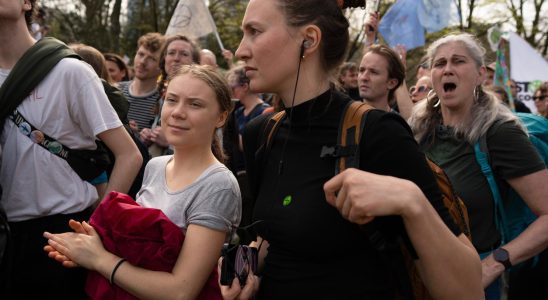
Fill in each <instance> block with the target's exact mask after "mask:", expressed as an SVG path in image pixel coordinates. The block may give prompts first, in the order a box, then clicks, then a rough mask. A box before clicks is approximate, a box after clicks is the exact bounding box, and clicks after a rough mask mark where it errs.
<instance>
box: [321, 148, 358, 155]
mask: <svg viewBox="0 0 548 300" xmlns="http://www.w3.org/2000/svg"><path fill="white" fill-rule="evenodd" d="M356 151H358V146H357V145H350V146H341V145H335V146H322V151H321V153H320V157H322V158H323V157H346V156H354V155H355V154H356Z"/></svg>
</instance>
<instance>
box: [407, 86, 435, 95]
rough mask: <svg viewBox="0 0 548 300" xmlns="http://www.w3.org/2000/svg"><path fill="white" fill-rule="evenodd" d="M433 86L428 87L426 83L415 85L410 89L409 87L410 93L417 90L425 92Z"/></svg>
mask: <svg viewBox="0 0 548 300" xmlns="http://www.w3.org/2000/svg"><path fill="white" fill-rule="evenodd" d="M430 90H431V88H429V87H427V86H426V85H421V86H419V87H418V88H417V87H415V86H412V87H411V88H410V89H409V94H413V93H414V92H417V93H424V92H427V91H430Z"/></svg>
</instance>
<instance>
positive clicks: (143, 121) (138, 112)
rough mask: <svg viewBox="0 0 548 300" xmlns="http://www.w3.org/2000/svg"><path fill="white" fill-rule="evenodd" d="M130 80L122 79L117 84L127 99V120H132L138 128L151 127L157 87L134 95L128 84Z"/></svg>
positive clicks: (154, 115) (158, 96) (158, 97)
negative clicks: (149, 91)
mask: <svg viewBox="0 0 548 300" xmlns="http://www.w3.org/2000/svg"><path fill="white" fill-rule="evenodd" d="M131 83H132V81H124V82H120V83H119V84H118V87H119V88H120V90H122V93H124V96H126V99H127V100H128V101H129V111H128V113H127V116H128V120H130V121H131V120H134V121H135V122H137V125H138V126H139V130H141V129H143V128H151V126H152V122H153V121H154V117H156V114H155V113H154V112H155V110H156V109H157V108H156V104H157V103H158V100H159V99H160V93H159V92H158V89H154V91H153V92H151V93H149V94H147V95H144V96H134V95H132V94H131V91H130V86H131Z"/></svg>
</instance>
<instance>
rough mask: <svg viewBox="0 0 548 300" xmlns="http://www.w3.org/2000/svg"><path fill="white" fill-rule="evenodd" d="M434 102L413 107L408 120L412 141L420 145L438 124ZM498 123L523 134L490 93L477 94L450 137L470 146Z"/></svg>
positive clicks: (433, 132) (434, 97)
mask: <svg viewBox="0 0 548 300" xmlns="http://www.w3.org/2000/svg"><path fill="white" fill-rule="evenodd" d="M478 89H481V87H478ZM437 101H438V97H437V95H436V94H435V93H433V95H431V96H430V97H428V98H427V99H426V100H424V101H420V102H419V103H417V104H416V105H415V106H414V107H413V113H412V115H411V117H410V118H409V120H408V122H409V125H410V126H411V129H412V130H413V134H414V135H415V139H416V140H417V142H419V143H421V144H423V143H425V142H428V140H429V139H431V138H432V137H433V136H434V135H435V131H436V128H437V127H438V126H439V125H441V124H442V117H441V111H440V107H439V106H438V107H434V104H435V103H436V102H437ZM498 120H501V121H502V122H509V121H512V122H514V123H515V124H516V125H517V126H519V127H520V128H521V129H522V130H523V131H524V132H526V131H525V128H524V127H523V126H522V125H521V123H520V122H519V121H518V118H517V117H516V116H515V115H514V114H513V113H512V111H510V109H509V108H508V107H506V106H505V105H504V104H502V103H501V102H500V101H499V100H498V99H497V98H496V96H495V95H494V94H493V93H491V92H488V91H483V90H481V91H480V92H479V97H478V100H477V101H474V104H473V105H472V107H471V109H470V115H469V116H468V118H467V119H466V120H465V121H464V122H462V123H460V124H457V125H456V126H454V127H453V133H454V134H455V135H456V136H458V137H462V138H463V139H464V140H466V141H467V142H468V143H469V144H471V145H473V144H475V143H476V142H477V141H478V140H479V138H480V137H481V136H483V135H485V134H486V133H487V130H488V129H489V128H490V127H491V125H493V123H495V121H498Z"/></svg>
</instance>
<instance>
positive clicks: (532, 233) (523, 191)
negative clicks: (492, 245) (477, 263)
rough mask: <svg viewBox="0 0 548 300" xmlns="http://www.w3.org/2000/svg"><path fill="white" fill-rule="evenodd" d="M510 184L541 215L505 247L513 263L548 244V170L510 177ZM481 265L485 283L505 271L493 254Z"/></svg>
mask: <svg viewBox="0 0 548 300" xmlns="http://www.w3.org/2000/svg"><path fill="white" fill-rule="evenodd" d="M508 183H509V184H510V186H511V187H512V188H513V189H514V190H515V191H516V192H518V194H519V195H520V196H521V197H522V198H523V200H524V201H525V203H526V204H527V205H528V206H529V208H531V210H532V211H533V212H534V213H535V215H537V216H538V218H537V219H536V220H535V221H534V222H533V223H532V224H531V225H529V227H527V229H526V230H524V231H523V232H522V233H521V234H520V235H519V236H518V237H517V238H515V239H514V240H512V241H510V242H509V243H508V244H506V245H504V247H503V248H504V249H506V250H507V251H508V253H509V255H510V262H511V263H512V265H516V264H518V263H520V262H523V261H525V260H527V259H529V258H531V257H533V256H535V255H537V254H539V253H540V252H541V251H543V250H544V249H546V247H548V230H547V229H548V185H547V184H546V183H548V169H544V170H541V171H538V172H535V173H532V174H529V175H526V176H522V177H518V178H513V179H509V180H508ZM482 265H483V284H484V286H487V285H488V284H489V283H491V282H492V281H493V280H494V279H495V278H497V277H499V276H500V275H501V274H502V272H504V266H503V265H502V264H501V263H499V262H496V261H495V260H494V258H493V255H489V256H488V257H486V258H485V259H483V261H482Z"/></svg>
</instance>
